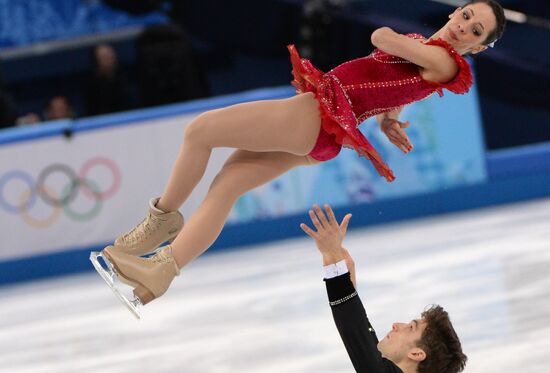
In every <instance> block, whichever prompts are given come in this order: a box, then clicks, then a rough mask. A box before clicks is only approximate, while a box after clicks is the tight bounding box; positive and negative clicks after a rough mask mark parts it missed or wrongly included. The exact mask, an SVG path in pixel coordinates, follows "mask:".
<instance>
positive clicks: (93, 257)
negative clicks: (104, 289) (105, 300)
mask: <svg viewBox="0 0 550 373" xmlns="http://www.w3.org/2000/svg"><path fill="white" fill-rule="evenodd" d="M99 257H101V258H102V261H103V263H104V265H105V267H106V268H104V266H103V265H102V264H101V263H100V261H99ZM90 261H91V262H92V264H93V265H94V268H95V270H96V271H97V273H99V275H100V276H101V278H102V279H103V280H104V281H105V283H106V284H107V285H109V287H110V288H111V290H112V291H113V293H114V294H115V295H116V297H117V298H118V299H119V300H120V301H121V302H122V304H124V305H125V306H126V307H127V308H128V309H129V310H130V312H132V315H134V316H135V317H136V318H137V319H140V318H141V314H140V313H139V311H138V307H141V306H142V304H141V301H140V300H139V298H138V297H136V296H135V295H133V300H129V299H128V297H126V295H124V293H123V292H122V291H121V290H120V289H119V288H118V285H119V284H121V282H120V281H119V278H118V274H117V272H116V270H115V268H114V266H113V265H112V264H111V263H110V262H109V260H108V259H107V258H106V257H105V256H103V255H102V253H101V252H97V251H92V252H91V253H90Z"/></svg>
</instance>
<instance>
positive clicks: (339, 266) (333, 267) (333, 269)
mask: <svg viewBox="0 0 550 373" xmlns="http://www.w3.org/2000/svg"><path fill="white" fill-rule="evenodd" d="M324 268H325V280H328V279H330V278H334V277H338V276H340V275H343V274H344V273H348V272H349V270H348V266H347V265H346V261H345V260H340V261H339V262H338V263H335V264H329V265H327V266H324Z"/></svg>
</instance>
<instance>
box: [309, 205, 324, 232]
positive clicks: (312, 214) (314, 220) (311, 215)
mask: <svg viewBox="0 0 550 373" xmlns="http://www.w3.org/2000/svg"><path fill="white" fill-rule="evenodd" d="M309 218H310V219H311V222H312V223H313V225H314V226H315V228H317V232H318V231H320V230H322V229H323V225H322V224H321V222H320V221H319V219H317V215H315V212H314V211H313V210H309Z"/></svg>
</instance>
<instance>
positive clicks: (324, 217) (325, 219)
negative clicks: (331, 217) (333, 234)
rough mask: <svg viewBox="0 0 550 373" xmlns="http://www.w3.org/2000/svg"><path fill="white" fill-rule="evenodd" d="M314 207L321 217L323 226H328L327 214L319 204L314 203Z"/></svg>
mask: <svg viewBox="0 0 550 373" xmlns="http://www.w3.org/2000/svg"><path fill="white" fill-rule="evenodd" d="M313 209H314V210H315V213H316V214H317V217H318V218H319V221H320V222H321V224H322V225H323V227H328V221H327V217H326V216H325V213H324V212H323V210H321V208H320V207H319V205H313Z"/></svg>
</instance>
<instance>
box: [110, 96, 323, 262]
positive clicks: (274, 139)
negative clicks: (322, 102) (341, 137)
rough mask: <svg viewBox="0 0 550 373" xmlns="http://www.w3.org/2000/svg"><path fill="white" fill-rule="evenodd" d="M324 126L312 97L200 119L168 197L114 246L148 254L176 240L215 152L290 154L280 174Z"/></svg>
mask: <svg viewBox="0 0 550 373" xmlns="http://www.w3.org/2000/svg"><path fill="white" fill-rule="evenodd" d="M320 125H321V121H320V115H319V108H318V103H317V101H316V100H315V98H314V96H313V95H312V94H309V93H308V94H303V95H299V96H295V97H292V98H289V99H285V100H270V101H257V102H251V103H245V104H240V105H234V106H231V107H228V108H225V109H219V110H213V111H210V112H207V113H204V114H202V115H200V116H199V117H198V118H197V119H195V120H194V121H193V122H192V123H190V124H189V125H188V127H187V128H186V130H185V135H184V141H183V144H182V147H181V149H180V153H179V156H178V158H177V160H176V163H175V165H174V168H173V171H172V175H171V176H170V179H169V181H168V184H167V186H166V190H165V192H164V194H163V196H162V197H161V199H160V200H158V199H155V200H151V201H150V204H149V213H148V214H147V217H146V218H145V219H144V220H143V221H142V222H141V223H140V224H138V225H137V226H136V227H134V228H133V229H131V230H130V231H128V232H127V233H125V234H123V235H121V236H120V237H118V238H117V239H116V240H115V245H114V246H115V248H116V249H118V250H119V251H121V252H124V253H127V254H132V255H143V254H145V253H148V252H151V251H153V250H154V249H155V248H157V247H158V246H159V245H160V244H162V243H163V242H164V241H167V240H171V239H173V238H174V237H176V235H177V234H178V232H179V231H180V230H181V229H182V227H183V217H182V216H181V214H180V213H179V211H178V208H179V207H180V205H181V204H182V203H183V202H184V201H185V200H186V199H187V197H188V196H189V194H190V193H191V191H192V190H193V188H194V187H195V186H196V184H197V183H198V182H199V180H200V179H201V178H202V176H203V174H204V170H205V169H206V165H207V163H208V159H209V157H210V153H211V151H212V149H213V148H215V147H233V148H238V149H240V150H244V151H249V152H251V153H255V152H257V153H274V152H278V153H287V154H288V157H286V158H285V157H284V156H282V155H280V156H278V157H280V158H281V159H283V161H281V162H282V163H281V164H280V165H277V166H276V167H275V168H273V167H271V168H273V169H274V170H276V171H275V172H278V174H280V173H283V172H284V171H285V170H286V169H287V168H285V167H286V166H285V163H284V162H286V161H287V160H288V159H287V158H291V159H299V157H302V158H303V156H304V155H305V154H308V153H309V151H310V150H311V149H312V148H313V146H314V145H315V142H316V141H317V136H318V134H319V130H320ZM239 154H241V153H239ZM298 156H299V157H298ZM241 157H242V156H241ZM269 157H272V156H268V158H269ZM296 157H298V158H296ZM265 159H266V157H265V156H261V155H258V156H257V157H254V156H252V155H249V156H248V158H247V162H248V163H253V162H255V161H263V162H265ZM234 162H235V160H232V161H231V162H229V163H228V165H229V166H231V168H232V169H233V168H236V167H235V166H234V165H232V163H234ZM248 167H249V168H250V167H251V166H248ZM289 167H290V166H289ZM260 168H261V165H260ZM271 168H270V169H271ZM279 169H280V170H281V171H279ZM264 173H265V171H264ZM222 174H225V172H223V173H222ZM247 178H248V177H247ZM256 178H257V179H258V180H270V178H265V177H262V176H261V173H260V174H258V175H252V176H251V177H250V180H252V183H253V186H252V187H254V186H257V185H260V184H261V183H263V182H265V181H263V182H261V181H258V182H256V181H254V180H256ZM246 180H247V179H246V178H242V179H241V180H239V182H242V183H244V184H243V186H244V187H245V190H248V189H251V188H249V187H247V185H248V184H249V183H250V182H248V181H246ZM247 183H248V184H247ZM222 225H223V224H222Z"/></svg>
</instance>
